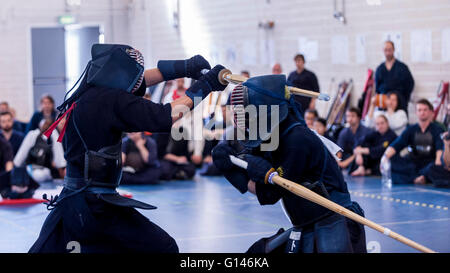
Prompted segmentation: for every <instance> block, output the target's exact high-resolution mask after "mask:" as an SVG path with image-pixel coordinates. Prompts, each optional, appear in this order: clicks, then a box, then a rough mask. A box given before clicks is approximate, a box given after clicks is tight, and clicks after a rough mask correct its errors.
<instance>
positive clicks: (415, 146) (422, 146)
mask: <svg viewBox="0 0 450 273" xmlns="http://www.w3.org/2000/svg"><path fill="white" fill-rule="evenodd" d="M416 116H417V118H418V119H419V122H418V123H416V124H414V125H411V126H409V127H408V128H406V130H405V131H403V133H402V134H401V135H400V136H399V137H398V138H397V139H396V140H395V141H394V142H393V143H392V144H391V145H390V146H389V148H387V149H386V152H385V153H384V155H385V157H383V158H382V162H381V164H383V163H384V161H385V160H389V159H391V166H392V167H391V168H392V169H391V172H392V183H394V184H411V183H413V182H414V183H415V184H424V183H425V181H426V180H425V177H424V172H425V167H427V165H429V164H435V165H437V166H442V161H441V156H442V151H443V148H444V144H443V142H442V139H441V136H440V135H441V133H443V131H444V130H443V129H442V128H441V127H440V126H438V125H436V124H435V123H433V122H432V117H433V105H432V104H431V103H430V102H429V101H428V100H426V99H421V100H419V101H418V102H417V104H416ZM405 148H407V151H406V154H404V153H403V149H405Z"/></svg>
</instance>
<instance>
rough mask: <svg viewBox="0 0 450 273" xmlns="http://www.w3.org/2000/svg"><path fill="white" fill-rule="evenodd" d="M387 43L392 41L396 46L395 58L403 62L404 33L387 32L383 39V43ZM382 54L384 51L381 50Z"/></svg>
mask: <svg viewBox="0 0 450 273" xmlns="http://www.w3.org/2000/svg"><path fill="white" fill-rule="evenodd" d="M386 41H391V42H393V43H394V45H395V52H394V56H395V58H397V59H399V60H401V59H402V57H403V55H402V33H401V32H385V33H384V34H383V38H382V40H381V42H382V43H384V42H386ZM380 52H381V54H383V51H382V50H380Z"/></svg>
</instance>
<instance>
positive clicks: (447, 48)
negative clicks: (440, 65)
mask: <svg viewBox="0 0 450 273" xmlns="http://www.w3.org/2000/svg"><path fill="white" fill-rule="evenodd" d="M441 59H442V61H443V62H450V28H447V29H444V30H442V45H441Z"/></svg>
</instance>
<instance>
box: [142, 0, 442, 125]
mask: <svg viewBox="0 0 450 273" xmlns="http://www.w3.org/2000/svg"><path fill="white" fill-rule="evenodd" d="M175 2H176V1H159V0H150V3H151V9H150V10H149V11H148V13H147V14H148V15H149V16H150V19H149V20H150V32H151V34H152V38H151V39H152V40H151V43H150V46H151V53H152V56H153V58H154V60H153V62H154V63H156V59H158V58H182V57H187V56H190V55H192V54H194V53H202V54H205V55H206V56H209V59H213V60H217V61H220V62H223V64H224V65H225V66H229V67H231V68H232V70H233V71H234V72H237V73H239V72H240V70H242V69H248V70H249V71H250V72H251V74H252V75H260V74H268V73H270V72H271V64H272V62H273V61H277V62H280V63H281V64H282V67H283V73H286V74H288V73H289V72H290V71H292V70H293V69H295V67H294V62H293V60H292V58H293V56H294V55H295V54H296V53H297V52H298V51H299V43H298V39H299V37H304V38H306V39H307V41H313V43H312V44H313V45H314V43H315V44H316V45H317V49H318V51H317V56H313V57H316V58H317V59H316V60H306V61H307V63H306V66H307V68H308V69H311V70H312V71H314V72H315V73H316V74H317V76H318V79H319V84H320V87H321V89H322V91H325V92H329V90H328V89H329V88H330V81H331V78H334V79H335V81H336V82H339V81H341V80H343V79H349V78H352V79H353V81H354V95H353V99H352V101H353V103H354V104H355V103H356V99H357V98H359V97H360V94H361V92H362V89H363V85H364V82H365V78H366V74H367V69H368V68H372V69H374V70H375V69H376V67H377V66H378V65H379V64H380V63H381V62H382V61H383V60H384V57H383V53H382V45H383V43H382V41H383V37H384V35H385V34H386V33H388V32H391V33H399V34H400V35H401V40H402V42H401V46H400V45H397V47H401V51H402V52H401V53H402V57H401V60H402V61H404V62H405V63H406V64H407V65H408V66H409V68H410V70H411V72H412V74H413V77H414V79H415V88H414V91H413V95H412V99H413V100H416V99H417V98H421V97H426V98H429V99H430V98H434V97H435V94H436V89H437V87H438V84H439V81H440V80H447V81H448V80H450V62H443V61H442V60H441V52H442V48H441V47H442V44H441V43H442V41H441V40H442V38H441V37H442V31H443V30H444V29H449V28H450V1H447V0H430V1H426V0H389V1H388V0H381V1H373V0H372V1H368V2H381V5H379V6H370V5H368V3H367V1H363V0H353V1H348V0H347V1H346V2H345V17H346V19H347V23H346V24H345V25H344V24H342V23H340V22H339V21H338V20H337V19H335V18H334V17H333V12H334V6H333V1H332V0H246V1H242V0H241V1H239V0H228V1H210V0H190V1H186V0H181V1H180V8H179V14H180V24H179V27H178V28H174V27H173V26H172V24H173V20H172V17H171V11H173V10H174V8H173V6H174V3H175ZM341 2H342V1H338V9H340V3H341ZM269 20H273V21H274V22H275V26H274V28H273V29H270V30H264V29H262V28H259V27H258V23H259V22H266V21H269ZM413 31H422V32H419V37H420V34H421V33H425V36H426V35H427V34H428V35H429V33H430V32H431V46H432V56H431V60H429V61H426V62H420V58H419V62H413V60H412V58H411V38H412V37H411V36H412V32H413ZM414 35H417V33H416V34H414ZM333 36H338V37H337V38H336V37H334V38H333ZM360 36H363V37H365V47H364V50H363V52H362V53H361V51H360V52H359V55H357V54H356V50H357V45H356V39H357V38H359V37H360ZM333 39H338V40H341V41H342V39H343V40H344V42H345V40H346V42H347V43H348V63H347V64H334V63H333V62H338V63H339V62H342V60H340V57H342V56H339V55H340V54H341V53H340V52H339V51H338V52H337V54H334V55H333V54H332V44H333V43H332V40H333ZM267 40H269V41H270V40H271V41H273V42H272V44H271V41H270V42H267ZM416 41H417V39H416ZM338 42H339V41H338ZM341 44H342V43H341ZM267 45H268V46H269V47H270V46H272V45H273V47H272V48H273V57H272V58H268V57H267V54H266V56H265V57H262V54H261V52H266V53H267V52H270V51H261V50H260V47H261V46H267ZM252 47H253V50H254V52H252V50H251V48H252ZM335 49H336V47H335ZM229 51H234V52H235V53H236V55H237V56H236V61H235V63H233V62H228V63H227V60H230V59H232V58H230V57H227V52H229ZM448 51H450V48H449V49H448ZM342 54H344V55H345V54H346V53H345V50H344V53H342ZM245 55H247V56H245ZM248 55H250V56H248ZM362 55H365V61H363V62H362V60H363V59H364V58H362V57H361V56H362ZM337 57H338V58H337ZM357 57H358V59H357ZM307 58H308V56H307ZM344 59H345V58H344ZM244 62H246V64H244ZM253 62H255V63H253ZM358 62H359V63H358ZM252 63H253V64H252ZM335 86H336V85H335ZM334 92H335V88H334V89H333V91H332V92H331V93H330V95H333V94H334ZM326 107H327V105H326V104H324V103H320V104H318V108H319V113H320V114H321V115H324V114H325V113H326V111H327V109H326ZM409 111H410V113H413V111H414V108H413V105H411V104H410V110H409ZM411 117H412V121H415V116H414V114H412V115H411Z"/></svg>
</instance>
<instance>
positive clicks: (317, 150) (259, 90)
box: [213, 75, 367, 253]
mask: <svg viewBox="0 0 450 273" xmlns="http://www.w3.org/2000/svg"><path fill="white" fill-rule="evenodd" d="M285 84H286V76H285V75H270V76H261V77H254V78H251V79H249V80H247V81H246V82H245V83H243V84H241V85H238V86H237V87H236V88H235V89H234V90H233V92H232V94H231V104H232V105H233V109H234V115H235V123H236V125H237V127H238V130H241V132H243V133H244V136H245V139H244V140H239V142H240V143H241V144H242V146H243V147H244V149H243V151H241V152H237V151H236V150H235V146H234V147H233V146H231V145H228V143H221V144H219V145H218V146H216V147H215V148H214V150H213V160H214V164H215V165H216V166H217V167H218V168H219V169H220V170H221V171H222V172H223V173H224V174H225V177H226V178H227V180H228V181H229V182H230V183H231V184H232V185H233V186H235V187H236V188H237V189H238V190H239V191H240V192H241V193H245V192H247V191H250V192H251V193H253V194H256V196H257V198H258V201H259V203H260V204H261V205H273V204H275V203H277V202H278V201H279V200H280V199H281V201H282V204H283V207H284V209H285V211H286V214H287V215H288V217H289V219H290V221H291V222H292V225H293V226H294V227H293V229H291V231H293V230H294V229H295V230H296V231H297V232H301V237H300V239H299V242H298V243H299V246H298V247H297V250H298V252H303V253H311V252H366V251H367V250H366V242H365V231H364V227H363V226H362V225H361V224H359V223H356V222H354V221H353V220H350V219H347V218H344V217H343V216H341V215H339V214H336V213H334V212H332V211H330V210H328V209H326V208H323V207H321V206H319V205H317V204H315V203H312V202H310V201H308V200H306V199H303V198H301V197H299V196H297V195H294V194H293V193H291V192H289V191H287V190H285V189H284V188H282V187H279V186H278V185H272V184H270V183H268V180H269V177H271V175H273V174H274V172H277V173H278V175H280V176H281V177H283V178H286V179H289V180H291V181H294V182H296V183H299V184H301V185H303V186H306V187H308V188H309V189H311V190H313V191H315V192H316V193H318V194H320V195H322V196H324V197H326V198H328V199H330V200H332V201H333V202H335V203H337V204H339V205H341V206H343V207H346V208H348V209H350V210H352V211H354V212H355V213H357V214H359V215H361V216H364V212H363V210H362V209H361V208H360V206H359V205H358V204H357V203H356V202H352V200H351V199H350V194H349V192H348V189H347V184H346V182H345V181H344V178H343V176H342V173H341V172H340V170H339V168H338V166H337V164H336V161H335V159H334V158H333V156H332V154H331V153H330V152H329V151H328V150H327V149H326V148H325V145H324V144H323V143H322V141H321V140H320V138H319V137H318V136H317V135H316V134H315V133H314V132H313V131H312V130H310V129H309V128H308V127H307V126H306V124H305V121H304V120H303V119H302V117H301V115H300V113H301V110H300V109H299V107H300V105H299V104H298V103H297V102H296V101H294V100H293V97H292V96H290V94H289V93H288V92H286V91H285ZM247 105H254V106H256V107H257V108H258V107H259V106H267V113H268V115H267V118H265V117H261V114H260V113H261V112H260V111H257V113H253V114H251V112H250V111H249V112H248V113H243V112H242V110H240V109H242V106H244V107H245V106H247ZM274 106H277V107H279V111H278V112H276V111H272V109H274ZM271 115H278V116H279V119H278V120H279V122H273V121H272V117H271ZM274 120H276V119H274ZM252 123H257V126H252ZM264 123H267V125H266V126H267V127H266V128H269V130H267V131H268V133H262V132H264V130H261V132H259V130H258V133H257V134H253V135H256V138H253V139H252V137H251V136H252V132H251V130H252V129H251V128H252V127H253V128H254V127H259V126H261V125H262V124H264ZM274 134H279V139H280V141H279V146H278V147H277V148H276V149H274V150H272V151H267V150H268V149H263V148H262V145H263V144H265V143H267V142H268V141H270V138H273V136H274ZM238 139H239V138H238ZM265 150H266V151H265ZM230 155H234V156H238V157H240V158H241V159H243V160H245V161H247V162H248V167H247V169H246V170H244V169H241V168H239V167H237V166H235V165H233V164H232V162H231V161H230V157H229V156H230ZM285 234H286V232H283V229H281V230H280V231H279V232H278V233H277V234H276V235H274V236H272V237H271V238H263V239H261V240H260V241H258V242H256V243H255V244H254V245H253V246H252V247H251V248H250V249H249V250H248V252H252V253H253V252H257V253H259V252H277V251H283V250H284V248H285V247H286V245H287V243H286V242H287V240H288V239H289V235H288V236H285ZM269 242H270V243H269ZM274 242H277V243H276V244H275V243H274ZM280 242H282V243H280ZM272 243H274V244H275V246H274V244H272ZM270 245H272V247H269V246H270Z"/></svg>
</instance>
